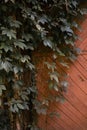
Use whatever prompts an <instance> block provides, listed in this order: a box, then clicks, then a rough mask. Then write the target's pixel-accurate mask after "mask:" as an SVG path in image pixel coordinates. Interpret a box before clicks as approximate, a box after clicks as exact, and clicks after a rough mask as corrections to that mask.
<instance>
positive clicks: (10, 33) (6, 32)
mask: <svg viewBox="0 0 87 130" xmlns="http://www.w3.org/2000/svg"><path fill="white" fill-rule="evenodd" d="M1 29H2V35H6V36H7V37H9V39H10V40H11V39H12V38H14V39H16V31H15V30H12V29H11V30H10V29H8V28H5V27H2V28H1Z"/></svg>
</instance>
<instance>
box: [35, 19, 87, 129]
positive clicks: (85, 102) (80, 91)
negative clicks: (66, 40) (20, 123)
mask: <svg viewBox="0 0 87 130" xmlns="http://www.w3.org/2000/svg"><path fill="white" fill-rule="evenodd" d="M81 27H82V31H81V32H78V35H79V36H80V38H81V40H77V41H76V45H77V47H79V48H80V49H81V50H82V53H81V54H80V55H79V56H78V58H77V60H76V61H75V63H74V64H73V65H71V66H70V68H69V70H68V74H69V78H68V80H69V88H68V92H67V93H66V94H65V98H66V101H65V103H64V104H61V103H60V104H57V103H54V102H53V103H51V104H50V108H49V112H50V111H52V110H53V111H56V112H58V113H60V115H61V116H60V118H57V117H53V118H49V116H42V115H40V116H39V120H38V125H39V127H40V128H44V129H45V130H87V17H86V19H85V20H84V22H82V23H81ZM45 60H46V58H45V59H44V60H43V59H41V62H40V64H39V65H38V69H39V73H38V74H37V80H38V81H37V86H38V90H39V98H40V97H41V96H42V95H43V93H44V97H45V95H47V94H48V93H49V92H48V90H47V88H46V84H47V81H46V78H47V77H48V76H47V75H45V72H46V71H47V70H46V69H44V68H45V67H44V64H43V62H44V61H45ZM42 61H43V62H42ZM49 61H50V60H49ZM58 68H59V69H60V71H61V69H62V68H61V67H60V66H59V65H58ZM43 70H44V73H43Z"/></svg>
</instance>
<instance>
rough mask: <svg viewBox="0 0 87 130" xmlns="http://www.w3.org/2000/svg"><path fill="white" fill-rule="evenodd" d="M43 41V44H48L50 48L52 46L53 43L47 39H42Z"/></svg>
mask: <svg viewBox="0 0 87 130" xmlns="http://www.w3.org/2000/svg"><path fill="white" fill-rule="evenodd" d="M43 43H44V45H45V46H48V47H50V48H52V46H53V43H52V42H51V41H50V40H49V39H45V40H44V41H43Z"/></svg>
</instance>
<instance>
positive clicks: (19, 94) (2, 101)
mask: <svg viewBox="0 0 87 130" xmlns="http://www.w3.org/2000/svg"><path fill="white" fill-rule="evenodd" d="M83 14H84V12H83V11H82V10H81V9H79V4H78V2H77V1H76V0H70V1H67V0H51V1H50V0H22V1H21V0H1V1H0V106H1V108H5V107H6V108H8V110H9V111H10V116H11V114H12V113H16V115H17V113H18V115H20V114H21V113H23V112H24V110H28V111H30V110H29V108H30V109H34V106H35V105H36V102H37V100H34V99H35V97H36V95H37V88H36V85H35V84H33V85H32V83H31V81H32V82H35V80H34V79H33V80H32V71H34V70H35V69H36V68H35V66H34V64H33V61H32V57H33V55H32V52H33V51H34V50H37V48H38V47H39V46H41V45H44V46H45V47H48V48H50V49H51V50H52V51H53V53H54V54H53V56H54V61H55V59H56V57H58V56H60V59H61V60H59V63H60V64H61V66H64V67H65V66H66V67H67V63H66V62H65V61H64V60H62V59H64V57H65V59H66V60H67V59H71V60H72V59H75V58H76V56H75V54H76V53H78V52H79V51H78V49H77V48H76V47H75V45H74V41H75V40H76V39H77V38H78V36H77V35H76V34H75V32H74V30H75V28H76V29H77V28H79V26H78V24H77V22H76V21H75V20H74V19H76V18H77V17H78V16H81V15H83ZM40 50H41V51H43V50H42V48H40ZM46 65H47V67H48V68H49V69H51V72H50V73H49V77H50V80H51V81H53V82H52V84H51V86H50V87H52V88H53V89H54V90H55V91H63V90H64V89H62V90H61V88H62V86H63V87H67V82H66V81H63V82H61V84H62V85H61V87H58V85H59V84H60V81H59V79H58V72H56V64H55V63H52V64H49V63H48V62H47V61H46ZM26 72H28V73H30V76H29V75H28V77H27V78H28V79H29V81H30V82H28V83H26V81H24V80H23V78H24V74H25V73H26ZM33 75H35V74H33ZM33 120H34V119H33ZM30 125H32V124H30ZM21 130H22V129H21Z"/></svg>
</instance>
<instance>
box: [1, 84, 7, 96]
mask: <svg viewBox="0 0 87 130" xmlns="http://www.w3.org/2000/svg"><path fill="white" fill-rule="evenodd" d="M3 90H6V87H5V85H3V84H0V96H2V91H3Z"/></svg>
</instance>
